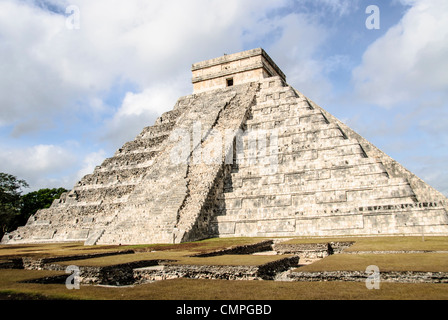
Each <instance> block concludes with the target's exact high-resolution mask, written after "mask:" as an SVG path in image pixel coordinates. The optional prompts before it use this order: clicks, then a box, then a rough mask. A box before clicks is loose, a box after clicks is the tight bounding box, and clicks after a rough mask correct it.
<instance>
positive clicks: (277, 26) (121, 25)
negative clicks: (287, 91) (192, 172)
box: [0, 0, 448, 195]
mask: <svg viewBox="0 0 448 320" xmlns="http://www.w3.org/2000/svg"><path fill="white" fill-rule="evenodd" d="M370 5H376V6H377V8H378V9H379V15H376V13H377V12H376V11H375V12H373V11H369V10H366V9H367V8H368V7H369V6H370ZM374 14H375V15H374ZM366 21H367V25H366ZM369 23H370V24H369ZM367 26H370V27H367ZM373 26H374V27H379V29H375V28H373V29H372V27H373ZM258 47H262V48H264V49H265V50H266V51H267V52H268V54H269V55H270V56H271V57H272V58H273V59H274V61H276V63H277V64H278V65H279V67H280V68H281V69H282V70H283V71H284V72H285V74H286V75H287V82H288V83H289V84H290V85H292V86H293V87H295V88H296V89H297V90H299V91H301V92H302V93H303V94H305V95H306V96H307V97H309V98H310V99H312V100H314V101H315V102H316V103H317V104H319V105H320V106H321V107H323V108H325V109H326V110H328V111H329V112H330V113H332V114H333V115H334V116H336V117H337V118H339V119H341V120H342V121H344V122H345V123H347V124H348V125H349V126H351V127H352V128H353V129H354V130H355V131H357V132H358V133H360V134H361V135H363V136H364V137H365V138H367V139H368V140H369V141H371V142H372V143H374V144H375V145H376V146H377V147H379V148H380V149H381V150H383V151H385V152H386V153H387V154H389V155H390V156H391V157H392V158H394V159H396V160H397V161H399V162H400V163H402V164H403V165H404V166H405V167H406V168H408V169H409V170H411V171H412V172H414V173H415V174H417V175H418V176H419V177H421V178H422V179H424V180H425V181H426V182H428V183H429V184H431V185H432V186H434V187H435V188H437V189H438V190H440V191H442V192H443V193H444V194H445V195H448V167H447V163H448V102H447V101H448V100H447V98H448V72H447V70H448V1H446V0H392V1H382V0H381V1H379V0H295V1H293V0H277V1H271V0H244V1H243V0H225V1H224V0H188V1H185V0H179V1H177V0H163V1H156V0H150V1H148V0H126V1H125V0H94V1H92V0H67V1H65V0H0V150H1V151H0V172H6V173H10V174H13V175H15V176H17V177H18V178H20V179H25V180H26V181H28V183H29V184H30V186H31V188H30V189H27V190H25V192H29V191H33V190H36V189H39V188H45V187H50V188H53V187H65V188H67V189H71V188H72V187H73V186H74V184H75V183H76V182H77V181H78V180H79V179H80V178H81V177H82V176H83V175H85V174H87V173H91V172H92V171H93V168H94V167H95V166H96V165H99V164H101V162H102V161H103V160H104V159H105V158H107V157H110V156H112V155H113V154H114V152H115V151H116V149H118V148H119V147H121V146H122V145H123V144H124V143H125V142H126V141H129V140H132V139H134V137H135V136H136V135H137V134H138V133H140V131H141V130H142V129H143V128H144V127H145V126H149V125H152V124H153V123H154V121H155V119H156V118H157V117H158V116H159V115H160V114H161V113H163V112H165V111H168V110H171V109H172V108H173V106H174V104H175V102H176V100H177V99H178V97H180V96H184V95H188V94H190V93H191V92H192V84H191V65H192V63H194V62H198V61H202V60H206V59H210V58H214V57H218V56H221V55H223V54H224V53H234V52H239V51H243V50H248V49H253V48H258Z"/></svg>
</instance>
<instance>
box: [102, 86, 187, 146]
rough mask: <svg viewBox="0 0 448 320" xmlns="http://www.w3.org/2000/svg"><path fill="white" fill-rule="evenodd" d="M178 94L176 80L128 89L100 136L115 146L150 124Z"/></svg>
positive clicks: (180, 93)
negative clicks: (134, 89)
mask: <svg viewBox="0 0 448 320" xmlns="http://www.w3.org/2000/svg"><path fill="white" fill-rule="evenodd" d="M181 95H182V85H181V82H179V81H176V82H175V81H173V82H170V83H159V84H156V85H154V86H152V87H150V88H148V89H146V90H143V91H142V92H140V93H132V92H128V93H127V94H126V96H125V98H124V99H123V103H122V105H121V106H120V108H119V109H118V110H117V112H116V113H115V114H114V116H113V117H112V118H110V119H108V120H106V121H105V125H104V126H103V127H102V128H101V132H99V136H101V139H102V140H104V141H107V142H109V143H110V144H112V145H113V146H115V148H117V147H118V146H121V145H122V144H123V143H125V142H127V141H130V140H132V139H134V138H135V136H136V135H137V134H139V133H140V132H141V131H142V129H143V128H145V127H148V126H152V125H153V124H154V122H155V120H156V118H157V117H158V116H159V115H160V114H161V113H163V112H166V111H170V110H172V109H173V107H174V104H175V103H176V100H177V99H178V98H179V97H180V96H181Z"/></svg>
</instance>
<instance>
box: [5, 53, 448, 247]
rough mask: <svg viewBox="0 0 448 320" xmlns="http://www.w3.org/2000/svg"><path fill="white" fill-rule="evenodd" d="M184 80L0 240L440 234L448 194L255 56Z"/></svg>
mask: <svg viewBox="0 0 448 320" xmlns="http://www.w3.org/2000/svg"><path fill="white" fill-rule="evenodd" d="M192 83H193V93H192V94H191V95H188V96H184V97H181V98H179V99H178V101H177V102H176V104H175V106H174V108H173V109H172V110H171V111H169V112H166V113H164V114H163V115H161V116H160V117H159V118H158V119H157V120H156V122H155V123H154V125H152V126H148V127H146V128H144V129H143V130H142V132H141V133H140V134H139V135H138V136H137V137H136V138H135V139H134V140H133V141H129V142H127V143H126V144H124V145H123V146H122V147H121V148H120V149H119V150H117V151H116V153H115V154H114V155H113V156H112V157H111V158H108V159H106V160H104V162H103V163H102V164H101V165H100V166H97V167H96V168H95V170H94V171H93V172H92V173H91V174H89V175H86V176H85V177H83V178H82V179H81V181H79V182H78V183H77V184H76V185H75V186H74V187H73V189H72V190H71V191H70V192H67V193H66V194H63V195H62V196H61V198H60V199H57V200H55V201H54V203H53V204H52V206H51V207H50V208H48V209H43V210H39V211H38V212H37V213H36V214H34V215H33V216H31V217H30V219H29V220H28V222H27V224H26V225H25V226H23V227H19V228H18V229H17V230H15V231H13V232H11V233H7V234H5V236H4V237H3V239H2V244H21V243H48V242H69V241H70V242H71V241H83V242H84V243H85V244H86V245H94V244H146V243H181V242H187V241H194V240H200V239H205V238H211V237H285V236H288V237H289V236H291V237H294V236H372V235H375V236H381V235H422V234H424V235H448V215H447V212H448V199H447V198H446V197H445V196H444V195H443V194H441V193H440V192H438V191H437V190H435V189H434V188H432V187H431V186H429V185H428V184H426V183H425V182H424V181H422V180H421V179H420V178H418V177H417V176H415V175H414V174H413V173H411V172H410V171H408V170H407V169H405V168H404V167H403V166H402V165H400V164H399V163H397V162H396V161H395V160H393V159H392V158H390V157H389V156H387V155H386V154H385V153H383V152H382V151H381V150H379V149H378V148H376V147H375V146H373V145H372V144H371V143H369V142H368V141H367V140H365V139H364V138H363V137H361V136H360V135H359V134H357V133H356V132H354V131H353V130H352V129H350V128H349V127H347V126H346V125H345V124H344V123H342V122H341V121H339V120H338V119H336V118H335V117H334V116H332V115H331V114H329V113H328V112H327V111H325V110H324V109H322V108H321V107H319V106H318V105H317V104H316V103H314V102H313V101H311V100H310V99H308V98H307V97H305V96H304V95H303V94H302V93H301V92H299V91H297V90H296V89H294V88H293V87H291V86H290V85H288V84H287V81H286V76H285V74H284V73H283V72H282V71H281V70H280V68H279V67H278V66H277V65H276V64H275V62H274V61H273V60H272V59H271V58H270V57H269V56H268V54H267V53H266V52H265V51H264V50H263V49H261V48H258V49H253V50H249V51H244V52H240V53H235V54H227V55H224V56H222V57H218V58H215V59H211V60H207V61H202V62H199V63H195V64H193V66H192Z"/></svg>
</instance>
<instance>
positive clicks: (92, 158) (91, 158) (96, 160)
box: [76, 150, 106, 181]
mask: <svg viewBox="0 0 448 320" xmlns="http://www.w3.org/2000/svg"><path fill="white" fill-rule="evenodd" d="M105 158H106V152H105V151H104V150H99V151H96V152H91V153H89V154H87V155H86V156H85V157H84V160H83V161H82V167H81V169H79V171H78V172H77V174H76V180H77V181H79V180H81V178H82V177H84V176H85V175H87V174H91V173H92V172H93V170H94V169H95V167H96V166H99V165H100V164H101V163H103V161H104V159H105Z"/></svg>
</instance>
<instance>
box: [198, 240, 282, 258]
mask: <svg viewBox="0 0 448 320" xmlns="http://www.w3.org/2000/svg"><path fill="white" fill-rule="evenodd" d="M273 243H274V241H273V240H265V241H261V242H258V243H255V244H247V245H241V246H237V247H234V248H228V249H222V250H218V251H213V252H208V253H201V254H198V255H194V257H214V256H222V255H225V254H252V253H255V252H262V251H271V250H272V245H273Z"/></svg>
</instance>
